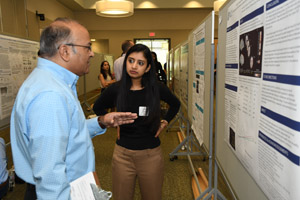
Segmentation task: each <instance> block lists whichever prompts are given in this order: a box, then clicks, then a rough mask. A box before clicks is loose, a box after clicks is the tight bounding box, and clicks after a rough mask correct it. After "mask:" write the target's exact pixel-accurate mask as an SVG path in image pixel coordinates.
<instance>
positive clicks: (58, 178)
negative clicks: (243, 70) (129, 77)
mask: <svg viewBox="0 0 300 200" xmlns="http://www.w3.org/2000/svg"><path fill="white" fill-rule="evenodd" d="M93 56H94V53H93V52H92V50H91V42H90V36H89V33H88V31H87V30H86V28H84V27H83V26H82V25H80V24H79V23H78V22H76V21H74V20H71V19H68V18H58V19H56V20H55V21H54V22H53V23H52V24H50V26H48V27H47V28H46V29H45V30H44V31H43V33H42V35H41V39H40V51H39V58H38V63H37V67H36V68H35V69H34V70H33V72H32V73H31V74H30V75H29V77H28V78H27V79H26V80H25V82H24V83H23V85H22V86H21V88H20V89H19V92H18V95H17V98H16V100H15V104H14V107H13V110H12V114H11V125H10V131H11V146H12V153H13V161H14V166H15V170H16V174H17V175H18V176H19V177H20V178H22V179H23V180H24V181H25V182H26V183H27V188H26V194H25V199H70V182H72V181H74V180H76V179H77V178H79V177H81V176H83V175H85V174H87V173H89V172H93V171H95V155H94V150H93V144H92V140H91V138H92V137H94V136H96V135H100V134H103V133H104V132H105V131H106V127H111V126H118V125H122V124H125V123H132V122H133V121H134V119H135V118H136V117H137V116H136V114H132V113H120V112H114V113H112V114H107V115H105V116H103V117H102V116H101V117H96V118H93V119H89V120H86V119H85V116H84V113H83V111H82V108H81V105H80V102H79V101H78V98H77V92H76V83H77V81H78V78H79V76H82V75H84V74H86V73H88V72H89V65H90V58H92V57H93Z"/></svg>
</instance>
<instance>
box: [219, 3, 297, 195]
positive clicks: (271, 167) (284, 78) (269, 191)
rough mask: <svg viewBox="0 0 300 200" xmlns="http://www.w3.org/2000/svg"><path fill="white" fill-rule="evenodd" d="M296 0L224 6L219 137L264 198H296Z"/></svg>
mask: <svg viewBox="0 0 300 200" xmlns="http://www.w3.org/2000/svg"><path fill="white" fill-rule="evenodd" d="M299 6H300V0H293V1H292V0H271V1H270V0H260V1H253V0H236V1H234V2H233V3H232V4H231V5H230V6H229V7H228V10H227V19H223V20H227V31H226V58H225V119H224V120H225V141H226V142H227V143H228V145H229V146H230V148H231V150H232V151H233V152H234V154H235V155H236V156H237V157H238V159H239V160H240V161H241V163H242V164H243V166H244V167H245V168H246V170H247V171H248V172H249V174H250V175H251V176H252V177H253V178H254V180H255V181H256V183H257V184H258V185H259V187H260V188H261V189H262V191H263V192H264V193H265V195H266V196H267V197H268V198H269V199H281V200H288V199H300V190H299V184H300V145H299V144H300V67H299V66H300V60H299V58H300V34H299V30H300V28H299V27H300V17H299V15H300V10H299Z"/></svg>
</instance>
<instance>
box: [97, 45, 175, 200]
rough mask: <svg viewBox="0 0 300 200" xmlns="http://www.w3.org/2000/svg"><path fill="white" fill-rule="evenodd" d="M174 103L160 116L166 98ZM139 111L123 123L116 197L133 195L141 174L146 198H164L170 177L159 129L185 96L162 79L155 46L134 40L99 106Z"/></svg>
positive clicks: (115, 165)
mask: <svg viewBox="0 0 300 200" xmlns="http://www.w3.org/2000/svg"><path fill="white" fill-rule="evenodd" d="M161 100H162V101H164V102H166V103H167V104H168V105H169V109H168V111H167V113H166V115H165V116H164V117H163V119H162V120H160V113H161V112H160V101H161ZM114 106H116V107H117V111H122V112H133V113H138V118H137V119H136V120H135V122H134V123H132V124H127V125H121V126H120V129H119V132H118V138H117V141H116V145H115V149H114V153H113V158H112V184H113V188H112V191H113V195H114V199H115V200H132V199H133V195H134V188H135V184H136V179H137V178H138V180H139V185H140V190H141V195H142V198H141V199H143V200H160V199H161V198H162V185H163V180H164V158H163V155H162V151H161V148H160V140H159V135H160V134H161V132H162V131H163V129H164V128H165V127H166V126H167V125H168V123H169V122H170V121H171V120H172V119H173V118H174V116H175V115H176V113H177V112H178V110H179V107H180V102H179V100H178V99H177V98H176V97H175V96H174V95H173V94H172V93H171V91H170V90H169V89H168V87H167V86H166V85H164V84H162V83H161V82H159V81H157V78H156V75H155V68H154V63H153V59H152V55H151V51H150V50H149V48H148V47H147V46H145V45H143V44H136V45H134V46H132V47H131V48H130V49H129V50H128V52H127V54H126V56H125V62H124V67H123V76H122V78H121V80H120V81H118V82H116V83H114V84H112V85H111V86H109V87H108V88H107V89H106V90H105V91H104V92H103V93H102V94H101V95H100V97H99V98H98V99H97V100H96V102H95V104H94V112H95V113H96V114H97V115H100V116H102V115H105V114H106V113H107V111H106V110H107V109H108V108H112V107H114Z"/></svg>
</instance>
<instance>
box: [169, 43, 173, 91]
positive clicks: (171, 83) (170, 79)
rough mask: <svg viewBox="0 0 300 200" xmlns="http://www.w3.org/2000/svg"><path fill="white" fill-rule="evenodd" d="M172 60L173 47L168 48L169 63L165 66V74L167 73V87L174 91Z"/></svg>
mask: <svg viewBox="0 0 300 200" xmlns="http://www.w3.org/2000/svg"><path fill="white" fill-rule="evenodd" d="M173 64H174V62H173V49H171V50H170V52H169V65H168V68H167V74H168V76H169V77H168V80H169V82H168V87H169V88H171V89H172V91H174V87H173V86H174V83H173V82H174V69H173V68H174V66H173Z"/></svg>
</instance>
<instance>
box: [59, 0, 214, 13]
mask: <svg viewBox="0 0 300 200" xmlns="http://www.w3.org/2000/svg"><path fill="white" fill-rule="evenodd" d="M57 1H58V2H60V3H62V4H63V5H65V6H66V7H68V8H69V9H71V10H73V11H83V10H86V9H95V4H96V2H97V0H57ZM132 2H133V3H134V8H135V9H171V8H176V9H178V8H181V9H188V8H213V2H214V0H149V1H145V0H132Z"/></svg>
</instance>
